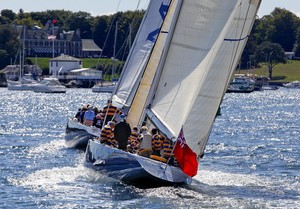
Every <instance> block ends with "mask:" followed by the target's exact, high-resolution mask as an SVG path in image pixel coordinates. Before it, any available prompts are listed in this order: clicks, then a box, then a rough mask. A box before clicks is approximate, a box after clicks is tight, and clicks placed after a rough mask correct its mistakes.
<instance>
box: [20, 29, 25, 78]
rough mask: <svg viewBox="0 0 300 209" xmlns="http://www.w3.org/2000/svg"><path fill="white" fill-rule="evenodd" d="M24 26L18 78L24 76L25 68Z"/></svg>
mask: <svg viewBox="0 0 300 209" xmlns="http://www.w3.org/2000/svg"><path fill="white" fill-rule="evenodd" d="M25 34H26V32H25V25H23V42H22V52H21V53H20V57H21V60H20V77H23V76H24V66H25Z"/></svg>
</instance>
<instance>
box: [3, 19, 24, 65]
mask: <svg viewBox="0 0 300 209" xmlns="http://www.w3.org/2000/svg"><path fill="white" fill-rule="evenodd" d="M18 46H19V40H18V35H17V33H16V31H14V30H13V28H12V27H11V26H10V25H0V57H1V59H0V69H2V68H4V67H5V66H6V65H8V64H10V61H11V59H12V58H14V57H15V55H16V53H17V50H18Z"/></svg>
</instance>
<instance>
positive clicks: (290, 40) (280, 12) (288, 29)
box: [267, 8, 299, 52]
mask: <svg viewBox="0 0 300 209" xmlns="http://www.w3.org/2000/svg"><path fill="white" fill-rule="evenodd" d="M269 18H270V23H271V25H270V26H269V27H267V40H269V41H270V42H273V43H278V44H280V45H281V46H282V47H283V48H284V50H285V51H289V52H291V51H292V50H293V47H294V43H295V41H296V35H297V28H298V26H299V24H298V19H299V18H298V17H297V16H296V15H295V14H293V13H292V12H290V11H288V10H285V9H281V8H275V10H274V11H273V12H272V13H271V15H270V17H269Z"/></svg>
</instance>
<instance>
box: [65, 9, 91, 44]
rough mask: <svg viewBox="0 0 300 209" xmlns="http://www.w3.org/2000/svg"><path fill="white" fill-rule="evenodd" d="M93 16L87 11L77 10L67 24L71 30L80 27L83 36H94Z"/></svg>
mask: <svg viewBox="0 0 300 209" xmlns="http://www.w3.org/2000/svg"><path fill="white" fill-rule="evenodd" d="M92 22H93V17H92V16H91V14H89V13H87V12H81V11H80V12H75V13H73V14H72V15H71V16H70V17H69V18H68V19H67V20H66V26H67V28H68V29H69V30H77V29H78V28H79V29H80V33H81V34H80V35H81V38H83V39H86V38H92Z"/></svg>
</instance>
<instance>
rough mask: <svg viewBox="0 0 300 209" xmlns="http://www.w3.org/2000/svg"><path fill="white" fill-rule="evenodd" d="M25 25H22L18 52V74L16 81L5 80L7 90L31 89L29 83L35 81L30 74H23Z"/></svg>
mask: <svg viewBox="0 0 300 209" xmlns="http://www.w3.org/2000/svg"><path fill="white" fill-rule="evenodd" d="M25 34H26V32H25V26H23V41H22V47H21V49H20V51H19V53H20V65H19V66H20V75H19V79H18V81H12V80H7V88H8V90H21V91H22V90H31V85H32V84H33V83H36V81H35V80H34V79H33V78H32V77H31V76H29V77H28V76H27V77H26V76H24V64H25V60H24V59H25Z"/></svg>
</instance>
